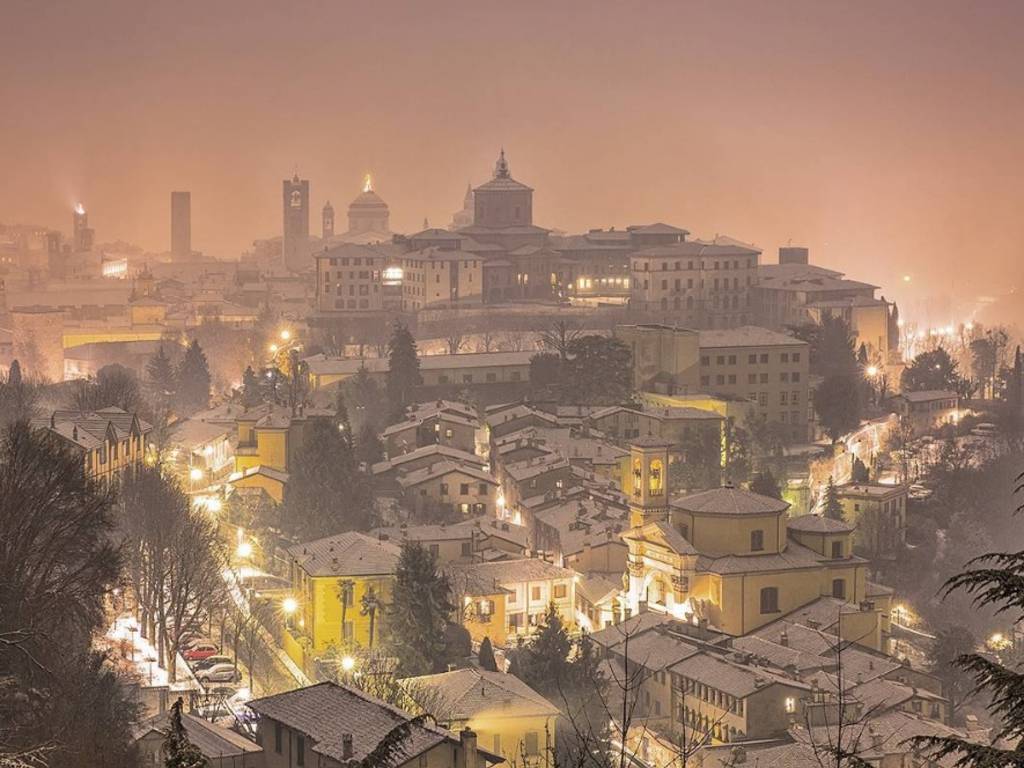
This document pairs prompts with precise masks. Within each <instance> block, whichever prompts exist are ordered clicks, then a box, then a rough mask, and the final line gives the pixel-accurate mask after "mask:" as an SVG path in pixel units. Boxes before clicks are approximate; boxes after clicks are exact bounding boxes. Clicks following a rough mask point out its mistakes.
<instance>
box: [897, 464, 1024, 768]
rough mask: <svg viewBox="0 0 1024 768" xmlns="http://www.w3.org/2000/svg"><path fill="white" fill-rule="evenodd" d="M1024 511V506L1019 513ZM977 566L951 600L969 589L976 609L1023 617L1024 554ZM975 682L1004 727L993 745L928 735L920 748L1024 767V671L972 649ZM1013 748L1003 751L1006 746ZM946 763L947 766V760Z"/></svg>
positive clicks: (967, 767) (965, 658)
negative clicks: (961, 591)
mask: <svg viewBox="0 0 1024 768" xmlns="http://www.w3.org/2000/svg"><path fill="white" fill-rule="evenodd" d="M1017 483H1018V485H1017V490H1018V491H1021V490H1024V474H1021V475H1018V477H1017ZM1021 511H1024V506H1021V507H1018V509H1017V512H1018V513H1020V512H1021ZM968 566H974V567H972V568H971V569H970V570H967V571H965V572H964V573H961V574H958V575H956V576H954V577H953V578H951V579H949V580H948V581H947V582H946V585H945V595H946V596H947V597H948V596H949V595H950V594H951V593H952V592H953V591H955V590H963V591H964V592H966V593H967V594H968V595H971V596H972V597H973V603H974V605H975V606H976V607H988V608H991V609H994V610H995V611H996V612H997V613H1003V612H1006V611H1010V612H1013V613H1015V614H1017V615H1019V614H1020V612H1021V611H1022V610H1024V580H1022V577H1021V574H1022V573H1024V551H1019V552H994V553H992V554H988V555H983V556H982V557H980V558H976V559H974V560H972V561H971V562H970V563H968ZM956 663H957V664H958V665H959V666H960V667H961V669H963V670H964V671H966V672H968V673H969V674H970V675H971V676H972V677H973V678H974V683H975V690H977V691H979V692H984V693H986V694H987V695H988V697H989V704H988V711H989V712H990V713H991V714H992V716H993V719H995V720H997V721H1000V727H999V728H998V730H997V731H996V732H995V733H993V734H992V736H991V740H990V742H989V743H981V744H979V743H975V742H973V741H968V740H967V739H963V738H961V737H959V736H927V737H917V738H915V739H914V743H915V745H916V746H918V747H920V748H923V749H925V750H927V751H928V752H930V755H929V757H931V758H932V759H933V760H935V761H940V760H941V761H947V760H948V762H949V763H951V764H953V765H955V766H956V767H957V768H1019V767H1020V766H1021V765H1024V671H1022V670H1020V669H1019V668H1012V667H1010V666H1004V665H1003V664H1001V663H1000V662H999V661H998V660H996V659H994V658H992V657H991V656H989V655H987V654H980V653H977V652H976V651H974V650H973V649H971V651H969V652H967V653H964V654H963V655H961V656H959V657H958V658H957V659H956ZM1004 744H1005V745H1008V746H1007V747H1006V748H1003V747H1002V745H1004ZM944 764H945V762H944Z"/></svg>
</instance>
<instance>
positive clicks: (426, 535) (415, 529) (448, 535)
mask: <svg viewBox="0 0 1024 768" xmlns="http://www.w3.org/2000/svg"><path fill="white" fill-rule="evenodd" d="M475 531H476V525H475V524H471V523H468V522H463V523H456V524H454V525H444V524H434V525H390V526H385V527H381V528H374V529H373V530H372V531H370V533H369V535H370V536H375V537H377V538H378V539H380V540H381V541H393V542H400V541H461V540H462V539H469V538H472V536H473V533H474V532H475Z"/></svg>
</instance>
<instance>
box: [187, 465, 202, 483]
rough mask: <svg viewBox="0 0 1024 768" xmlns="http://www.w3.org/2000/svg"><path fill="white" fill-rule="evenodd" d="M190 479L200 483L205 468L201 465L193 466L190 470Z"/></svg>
mask: <svg viewBox="0 0 1024 768" xmlns="http://www.w3.org/2000/svg"><path fill="white" fill-rule="evenodd" d="M188 479H189V480H191V481H192V482H193V483H198V482H199V481H200V480H202V479H203V470H201V469H200V468H199V467H192V469H190V470H189V471H188Z"/></svg>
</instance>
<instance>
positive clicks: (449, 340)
mask: <svg viewBox="0 0 1024 768" xmlns="http://www.w3.org/2000/svg"><path fill="white" fill-rule="evenodd" d="M444 341H445V344H447V345H448V354H450V355H457V354H458V353H459V350H461V349H462V346H463V344H465V342H466V337H465V336H464V335H463V334H462V331H459V330H455V329H452V330H450V331H449V332H448V333H447V334H445V337H444Z"/></svg>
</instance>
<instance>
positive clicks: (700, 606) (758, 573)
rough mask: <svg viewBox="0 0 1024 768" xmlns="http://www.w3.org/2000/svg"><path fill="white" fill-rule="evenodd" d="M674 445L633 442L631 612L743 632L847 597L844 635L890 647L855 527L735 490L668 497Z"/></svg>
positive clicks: (629, 540)
mask: <svg viewBox="0 0 1024 768" xmlns="http://www.w3.org/2000/svg"><path fill="white" fill-rule="evenodd" d="M667 451H668V447H667V446H666V445H664V444H661V445H659V444H658V441H656V440H653V439H650V438H648V439H642V440H640V441H637V444H636V445H634V446H633V466H634V470H633V488H632V493H631V498H630V506H631V509H630V511H631V515H630V517H631V522H632V524H633V528H631V530H629V531H628V532H626V533H624V534H623V535H622V537H623V539H624V540H625V541H626V544H627V545H628V547H629V555H628V564H627V569H628V579H629V588H628V597H627V599H626V604H627V605H628V607H629V611H630V612H631V613H633V614H636V613H639V612H642V611H644V610H654V611H660V612H662V613H667V614H670V615H672V616H674V617H676V618H678V619H683V620H689V621H693V622H695V623H696V622H705V623H708V624H710V625H711V626H714V627H716V628H718V629H719V630H720V631H722V632H724V633H726V634H728V635H733V636H743V635H746V634H748V633H750V632H753V631H754V630H756V629H758V628H759V627H762V626H765V625H766V624H769V623H771V622H773V621H775V620H776V619H778V618H780V617H782V616H785V615H786V614H788V613H791V612H793V611H796V610H797V609H800V608H803V607H804V606H807V605H810V604H812V603H814V602H815V601H817V600H819V599H821V598H823V597H828V598H836V599H838V600H842V601H844V609H843V611H842V614H843V615H842V620H841V622H840V624H841V633H842V636H843V637H844V638H846V639H849V640H853V641H855V642H858V643H861V644H863V645H866V646H869V647H872V648H876V649H879V650H885V649H884V647H883V646H884V636H883V631H882V623H883V617H882V615H883V613H884V612H885V611H884V608H883V607H882V606H879V605H876V604H875V603H873V602H872V601H870V600H869V599H868V597H869V595H868V584H867V562H866V561H865V560H863V559H862V558H859V557H857V556H855V555H854V554H853V533H854V527H853V526H852V525H848V524H846V523H843V522H841V521H834V520H827V519H825V518H821V517H816V516H813V515H806V516H804V517H798V518H795V519H792V520H791V519H789V518H788V517H787V511H788V508H789V505H788V504H787V503H786V502H784V501H780V500H778V499H773V498H769V497H766V496H760V495H758V494H755V493H750V492H749V491H744V490H740V489H735V488H729V487H726V488H716V489H712V490H709V491H703V492H701V493H695V494H691V495H688V496H684V497H682V498H679V499H675V500H673V501H672V502H671V503H669V502H668V501H667V496H666V491H665V488H664V482H665V480H664V477H663V471H662V467H664V466H667V461H668V455H667Z"/></svg>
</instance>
